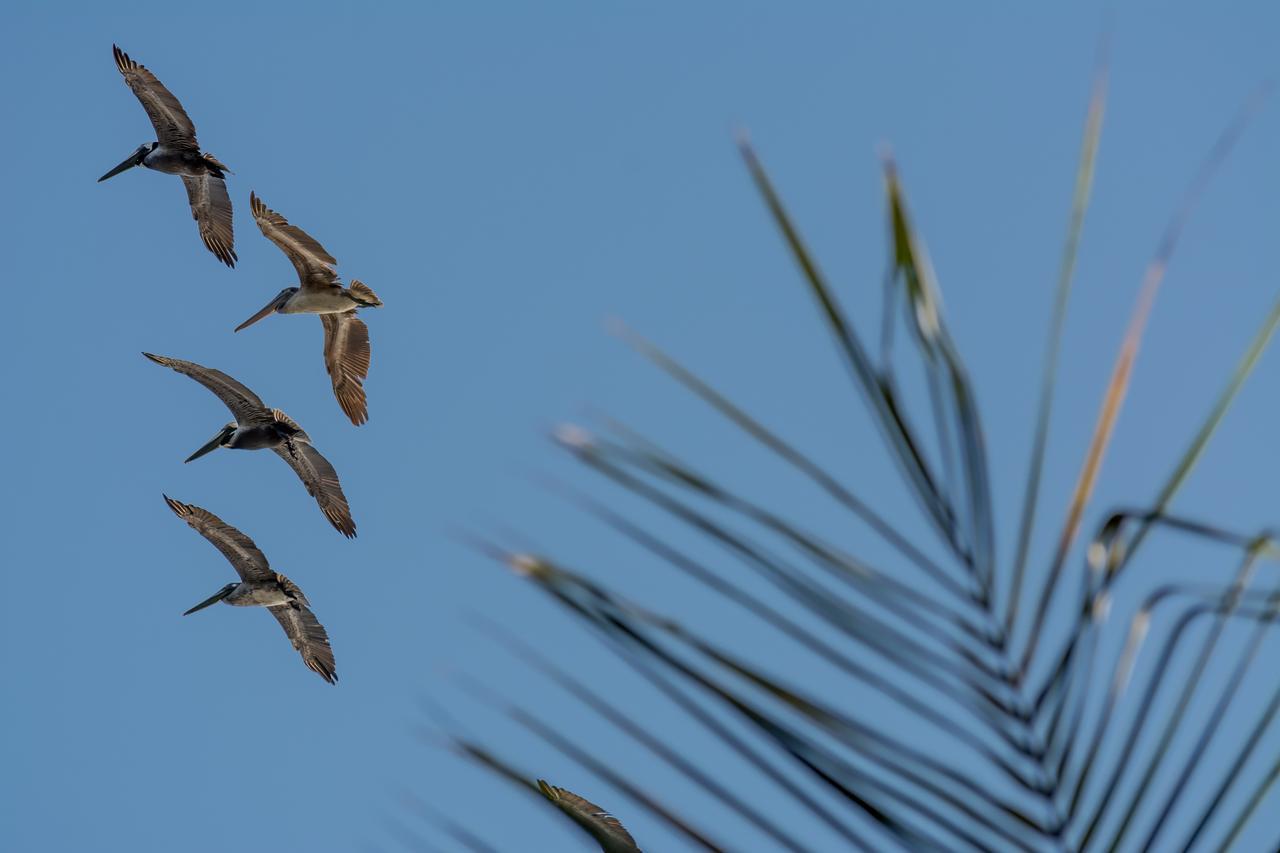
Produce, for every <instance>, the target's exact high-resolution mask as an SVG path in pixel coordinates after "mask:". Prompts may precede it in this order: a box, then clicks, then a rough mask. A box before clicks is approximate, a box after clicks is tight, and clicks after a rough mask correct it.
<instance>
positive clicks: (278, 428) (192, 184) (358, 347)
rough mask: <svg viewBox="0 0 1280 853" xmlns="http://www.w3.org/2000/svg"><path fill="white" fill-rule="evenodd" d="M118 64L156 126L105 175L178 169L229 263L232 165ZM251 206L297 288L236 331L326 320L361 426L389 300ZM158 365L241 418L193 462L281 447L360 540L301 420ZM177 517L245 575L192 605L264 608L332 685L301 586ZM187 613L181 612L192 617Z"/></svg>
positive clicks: (191, 510) (338, 386)
mask: <svg viewBox="0 0 1280 853" xmlns="http://www.w3.org/2000/svg"><path fill="white" fill-rule="evenodd" d="M111 49H112V53H113V54H114V55H115V60H116V68H118V69H119V70H120V74H121V75H122V76H123V77H124V81H125V83H127V84H128V85H129V88H130V89H132V90H133V94H135V95H136V96H137V97H138V100H139V101H141V102H142V108H143V109H144V110H146V111H147V115H148V116H149V117H150V118H151V124H152V125H153V126H154V127H155V131H156V141H155V142H147V143H144V144H142V145H139V146H138V148H137V149H136V150H135V151H134V152H133V153H132V154H130V155H129V156H128V158H126V159H125V161H124V162H123V163H121V164H120V165H118V166H116V167H115V168H114V169H112V170H111V171H109V172H107V173H106V174H105V175H103V176H102V177H101V178H99V179H98V182H99V183H101V182H102V181H105V180H107V179H108V178H111V177H114V176H116V175H118V174H120V173H121V172H124V171H127V170H129V169H132V168H133V167H135V166H145V167H146V168H148V169H154V170H155V171H157V172H165V173H167V174H170V175H178V176H179V177H181V178H182V183H183V185H184V186H186V188H187V200H188V201H189V202H190V204H191V215H192V217H194V219H195V221H196V224H197V225H198V226H199V228H200V237H201V239H202V240H203V241H204V244H205V246H206V247H207V248H208V249H209V251H210V252H212V253H213V254H214V256H215V257H216V258H217V259H218V260H220V261H222V262H223V263H224V264H226V265H227V266H229V267H234V266H235V264H236V260H237V258H236V251H235V232H234V231H233V229H232V222H231V197H230V196H229V195H228V194H227V184H226V178H225V176H226V173H227V171H229V170H228V169H227V167H226V166H225V165H223V164H222V163H221V162H219V161H218V159H217V158H216V157H214V156H213V155H212V154H208V153H206V152H202V151H201V150H200V145H199V143H198V142H197V141H196V128H195V125H194V124H192V122H191V118H190V117H189V116H188V115H187V112H186V110H184V109H183V108H182V104H181V103H179V102H178V99H177V98H175V97H174V96H173V93H172V92H170V91H169V90H168V89H166V88H165V86H164V84H163V83H161V82H160V81H159V80H157V79H156V76H155V75H154V74H152V73H151V72H150V71H148V70H147V69H146V68H145V67H144V66H142V65H139V64H138V63H137V62H134V61H133V60H132V59H130V58H129V55H128V54H127V53H125V52H124V51H123V50H121V49H120V48H118V47H116V46H114V45H112V48H111ZM249 210H250V211H251V212H252V213H253V219H254V221H255V222H257V223H258V228H259V229H260V230H261V231H262V234H263V236H265V237H266V238H267V239H268V240H270V241H271V242H272V243H275V244H276V245H277V246H279V247H280V250H281V251H282V252H284V253H285V255H286V256H288V258H289V260H290V261H292V262H293V266H294V268H295V269H296V270H297V272H298V286H297V287H286V288H285V289H284V290H282V291H280V292H279V293H278V294H276V296H275V297H274V298H273V299H272V300H271V301H270V302H268V303H267V304H266V305H265V306H264V307H263V308H262V310H260V311H259V312H258V313H256V314H254V315H253V316H252V317H250V318H249V319H248V320H245V321H244V322H243V323H241V324H240V325H239V326H237V327H236V331H237V332H238V331H240V330H241V329H244V328H246V327H248V326H251V325H253V324H254V323H256V322H258V321H259V320H261V319H263V318H264V317H266V316H268V315H270V314H273V313H279V314H319V315H320V323H321V325H322V326H323V327H324V363H325V368H326V369H327V370H328V371H329V378H330V380H331V381H332V383H333V394H334V396H335V397H336V398H337V400H338V405H339V406H340V407H341V408H342V411H343V412H344V413H345V414H346V416H347V417H348V418H350V419H351V422H352V423H353V424H355V425H356V426H359V425H360V424H363V423H364V422H365V421H367V420H368V419H369V406H368V401H367V399H366V397H365V392H364V380H365V377H366V376H368V375H369V329H368V327H367V326H365V324H364V322H363V321H362V320H361V319H360V318H359V317H357V316H356V310H357V309H359V308H377V307H380V306H381V305H382V302H381V301H380V300H379V299H378V297H377V296H376V295H375V294H374V292H373V291H372V290H370V289H369V288H368V287H366V286H365V285H363V284H361V283H360V282H359V281H354V280H353V281H352V282H351V284H350V285H349V286H347V287H343V286H342V282H341V281H340V280H339V278H338V273H337V271H336V270H335V266H336V265H337V261H336V260H334V257H333V255H330V254H329V253H328V252H327V251H325V249H324V247H323V246H321V245H320V244H319V243H318V242H317V241H316V240H315V238H313V237H312V236H311V235H310V234H308V233H307V232H305V231H303V230H302V229H301V228H299V227H297V226H296V225H291V224H289V221H288V220H287V219H285V218H284V217H283V216H281V215H280V214H278V213H276V212H275V211H274V210H272V209H271V208H269V207H267V206H266V205H265V204H263V203H262V200H261V199H260V198H258V197H257V196H256V195H254V194H253V193H250V194H249ZM143 355H145V356H146V357H147V358H149V359H151V360H152V361H154V362H155V363H156V364H160V365H163V366H165V367H168V368H171V369H173V370H176V371H177V372H178V373H182V374H184V375H186V376H189V377H191V378H192V379H194V380H195V381H197V382H199V383H200V384H201V385H203V386H204V387H206V388H208V389H209V390H210V391H212V392H213V393H214V395H215V396H216V397H217V398H218V399H220V400H221V401H222V402H223V403H225V404H226V406H227V408H228V409H230V410H231V414H232V416H233V417H235V421H234V422H232V423H229V424H227V425H226V426H224V427H223V428H222V429H220V430H218V434H217V435H215V436H214V437H213V438H212V439H210V440H209V442H208V443H207V444H205V445H204V446H203V447H201V448H200V449H199V450H197V451H196V452H195V453H193V454H191V456H190V457H188V458H187V461H188V462H190V461H192V460H193V459H198V458H200V457H201V456H204V455H205V454H206V453H209V452H211V451H213V450H216V449H218V448H219V447H230V448H235V449H239V450H262V449H270V450H273V451H275V453H276V455H278V456H279V457H280V458H281V459H283V460H284V461H285V462H286V463H288V465H289V467H290V468H292V469H293V470H294V472H295V473H296V474H297V475H298V479H300V480H302V484H303V485H304V486H306V488H307V491H308V492H309V493H310V494H311V496H312V497H314V498H315V499H316V503H317V504H319V505H320V511H321V512H323V513H324V516H325V518H327V519H329V523H330V524H332V525H333V526H334V528H335V529H336V530H337V531H338V532H339V533H341V534H342V535H343V536H346V537H348V538H351V537H354V536H355V535H356V524H355V522H354V521H353V520H352V518H351V508H350V507H349V506H347V498H346V495H344V494H343V493H342V484H341V483H340V482H339V481H338V473H337V472H336V471H334V470H333V466H332V465H330V464H329V460H327V459H325V458H324V456H323V455H321V453H320V451H318V450H316V448H315V447H314V446H313V445H312V443H311V437H310V436H308V435H307V434H306V432H304V431H303V429H302V427H300V426H298V424H297V423H296V422H295V421H294V420H293V419H292V418H290V417H289V416H288V415H286V414H285V413H284V412H282V411H280V410H279V409H272V408H268V407H267V406H266V405H265V404H264V403H263V402H262V400H261V399H260V398H259V397H258V395H257V394H255V393H253V392H252V391H250V390H249V389H248V388H246V387H245V386H244V385H243V384H241V383H240V382H237V381H236V380H235V379H232V378H231V377H230V376H228V375H227V374H225V373H223V372H222V371H220V370H214V369H213V368H209V367H204V366H202V365H199V364H195V363H194V362H190V361H182V360H181V359H177V358H167V357H165V356H161V355H152V354H151V353H143ZM165 502H166V503H167V504H168V505H169V508H170V509H172V510H173V511H174V513H176V514H177V516H178V517H179V518H181V519H183V520H184V521H186V522H187V524H189V525H191V526H192V527H193V528H195V529H196V531H197V532H199V533H200V535H202V536H204V538H206V539H208V540H209V541H210V542H212V543H213V545H214V547H216V548H217V549H218V550H219V551H221V552H222V554H223V556H225V557H226V558H227V560H229V561H230V562H231V565H232V566H234V567H235V570H236V572H237V573H238V574H239V575H240V582H239V583H230V584H227V585H226V586H224V587H223V588H222V589H220V590H218V592H217V593H215V594H214V595H212V596H210V597H209V598H208V599H206V600H204V601H202V602H200V603H199V604H197V605H196V606H195V607H193V608H191V609H190V610H188V611H187V613H188V614H190V613H195V612H196V611H197V610H201V609H203V608H205V607H208V606H209V605H211V604H215V603H217V602H219V601H224V602H226V603H227V604H234V605H238V606H242V607H245V606H247V607H265V608H267V610H269V611H270V612H271V615H273V616H275V617H276V619H277V620H278V621H279V622H280V625H281V627H283V628H284V632H285V634H286V635H288V637H289V640H290V641H291V642H292V643H293V647H294V648H295V649H297V650H298V653H299V654H300V655H301V656H302V660H303V662H304V663H306V665H307V666H308V667H310V668H311V669H312V670H313V671H315V672H316V673H318V674H319V675H320V677H321V678H323V679H324V680H325V681H327V682H329V683H330V684H334V683H336V682H337V680H338V673H337V670H336V669H335V668H334V662H333V649H332V647H331V646H330V645H329V637H328V635H327V634H326V633H325V630H324V628H323V627H322V626H321V625H320V622H319V621H318V620H317V619H316V617H315V614H313V613H312V612H311V609H310V607H309V606H308V604H307V598H306V596H305V595H303V594H302V590H301V589H299V588H298V585H297V584H295V583H294V582H293V581H291V580H289V579H288V578H287V577H285V576H284V575H282V574H280V573H278V572H275V571H273V570H272V569H271V565H270V564H269V563H268V562H267V558H266V557H265V556H264V555H263V553H262V552H261V551H260V550H258V548H257V546H256V545H254V544H253V540H251V539H250V538H249V537H248V536H245V535H244V534H243V533H241V532H240V531H239V530H237V529H236V528H234V527H232V526H231V525H229V524H227V523H226V522H224V521H222V519H220V518H218V517H217V516H216V515H214V514H213V513H211V512H209V511H208V510H204V509H201V508H200V507H197V506H192V505H190V504H184V503H182V502H181V501H176V500H173V499H172V498H170V497H168V496H165ZM184 615H185V614H184Z"/></svg>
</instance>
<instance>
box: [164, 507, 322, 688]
mask: <svg viewBox="0 0 1280 853" xmlns="http://www.w3.org/2000/svg"><path fill="white" fill-rule="evenodd" d="M164 502H165V503H166V504H168V505H169V509H171V510H173V511H174V513H176V514H177V516H178V518H181V519H182V520H183V521H185V522H186V523H187V524H189V525H191V526H192V527H193V528H194V529H195V531H196V532H197V533H199V534H200V535H201V536H203V537H204V538H205V539H208V540H209V541H210V542H212V543H213V547H215V548H217V549H218V550H219V551H220V552H222V556H224V557H226V558H227V561H228V562H229V563H231V565H232V566H233V567H235V570H236V574H238V575H240V583H229V584H227V585H226V586H224V587H223V588H222V589H220V590H218V591H217V592H216V593H214V594H213V595H211V596H210V597H208V598H206V599H205V600H204V601H202V602H200V603H199V604H197V605H196V606H195V607H193V608H191V609H190V610H188V611H187V612H186V613H183V614H182V615H183V616H190V615H191V614H192V613H195V612H196V611H197V610H203V609H204V608H206V607H208V606H209V605H210V604H216V603H218V602H219V601H224V602H226V603H227V604H234V605H236V606H237V607H265V608H267V610H269V611H271V615H272V616H274V617H276V621H277V622H279V623H280V627H281V628H284V633H285V635H286V636H288V638H289V642H291V643H293V647H294V648H295V649H297V650H298V654H300V655H302V662H303V663H305V664H306V665H307V667H308V668H309V669H310V670H311V671H312V672H314V673H316V674H317V675H319V676H320V677H321V678H323V679H324V680H325V681H327V682H329V683H330V684H334V683H336V682H337V680H338V673H337V671H336V670H334V667H333V648H332V647H330V645H329V635H328V634H326V633H325V632H324V626H323V625H321V624H320V622H319V621H318V620H317V619H316V617H315V614H314V613H312V612H311V608H310V607H308V606H307V605H308V602H307V597H306V596H305V595H303V594H302V590H300V589H298V585H297V584H295V583H294V582H293V581H291V580H289V579H288V578H287V577H285V576H284V575H282V574H280V573H279V572H273V571H272V570H271V565H270V564H269V563H268V562H267V558H266V557H265V556H264V555H263V553H262V552H261V551H259V550H258V546H257V545H254V544H253V540H252V539H250V538H249V537H248V536H245V535H244V534H243V533H241V532H240V531H239V530H236V529H235V528H234V527H232V526H231V525H230V524H227V523H226V522H225V521H223V520H222V519H220V518H218V517H217V516H216V515H214V514H213V513H211V512H209V511H208V510H207V509H201V508H200V507H198V506H192V505H191V504H184V503H182V502H181V501H175V500H174V499H173V498H171V497H169V496H168V495H165V496H164Z"/></svg>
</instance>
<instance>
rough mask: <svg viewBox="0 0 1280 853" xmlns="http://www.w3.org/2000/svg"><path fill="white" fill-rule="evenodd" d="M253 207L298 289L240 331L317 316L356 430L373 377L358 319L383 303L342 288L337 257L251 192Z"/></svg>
mask: <svg viewBox="0 0 1280 853" xmlns="http://www.w3.org/2000/svg"><path fill="white" fill-rule="evenodd" d="M249 206H250V209H252V210H253V218H254V221H256V222H257V223H258V228H259V229H261V230H262V233H263V235H265V236H266V238H267V239H268V240H270V241H271V242H272V243H275V244H276V245H277V246H279V247H280V251H282V252H284V253H285V255H287V256H288V258H289V260H290V261H292V262H293V266H294V269H296V270H297V271H298V281H299V283H300V285H301V286H300V287H286V288H285V289H284V290H282V291H280V292H279V293H278V294H276V296H275V298H273V299H272V300H271V301H270V302H268V303H267V304H266V305H265V306H263V308H262V310H261V311H259V312H258V313H257V314H254V315H253V316H252V317H250V318H249V319H248V320H245V321H244V322H243V323H241V324H240V325H239V326H236V331H237V332H238V331H240V330H241V329H244V328H247V327H249V326H252V325H253V324H254V323H256V322H258V321H259V320H261V319H262V318H263V317H266V316H267V315H269V314H272V313H277V314H319V315H320V322H321V324H322V325H323V326H324V366H325V368H326V369H327V370H328V371H329V379H330V381H332V383H333V395H334V396H335V397H337V398H338V405H339V406H341V407H342V411H343V412H345V413H346V415H347V417H348V418H350V419H351V422H352V423H353V424H355V425H356V426H359V425H360V424H362V423H364V422H365V421H367V420H368V419H369V405H368V402H367V400H366V398H365V393H364V379H365V377H366V376H368V375H369V329H368V327H367V326H365V324H364V321H363V320H361V319H360V318H359V317H357V316H356V309H357V308H380V307H382V302H381V300H379V299H378V297H377V296H375V295H374V293H373V291H372V290H370V289H369V288H368V287H366V286H365V285H364V284H362V283H361V282H359V281H355V280H353V281H352V282H351V286H350V287H343V286H342V283H341V282H340V281H339V280H338V273H337V271H336V270H335V269H334V267H335V266H336V265H337V263H338V262H337V261H336V260H334V257H333V255H330V254H329V253H328V252H326V251H325V250H324V247H323V246H321V245H320V243H319V242H317V241H316V239H315V238H314V237H312V236H311V235H310V234H308V233H307V232H305V231H303V230H302V229H301V228H299V227H298V226H296V225H290V224H289V220H287V219H285V218H284V217H283V216H281V215H280V214H278V213H276V212H275V211H274V210H272V209H271V208H269V207H267V206H266V205H265V204H263V203H262V200H261V199H260V198H258V197H257V196H256V195H254V194H253V193H250V194H249Z"/></svg>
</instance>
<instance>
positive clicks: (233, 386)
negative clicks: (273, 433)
mask: <svg viewBox="0 0 1280 853" xmlns="http://www.w3.org/2000/svg"><path fill="white" fill-rule="evenodd" d="M143 355H145V356H146V357H147V358H149V359H151V360H152V361H154V362H155V363H156V364H162V365H164V366H165V367H168V368H171V369H172V370H176V371H177V372H179V373H181V374H183V375H184V376H190V377H191V378H192V379H194V380H195V381H197V382H199V383H200V384H201V385H203V386H204V387H206V388H208V389H209V390H210V391H212V392H213V393H214V396H216V397H217V398H218V399H219V400H221V401H222V402H223V403H225V404H226V406H227V408H228V409H230V410H231V414H232V415H234V416H235V419H236V423H237V424H239V425H240V426H249V425H250V424H263V423H271V422H272V421H273V420H275V418H274V417H273V416H272V414H271V410H270V409H268V408H267V407H266V406H264V405H263V404H262V400H261V399H259V397H258V395H257V394H255V393H253V392H252V391H250V390H249V389H248V388H246V387H244V386H243V385H241V384H240V383H239V382H237V381H236V380H234V379H232V378H231V377H230V376H228V375H227V374H225V373H223V372H222V371H221V370H214V369H213V368H212V367H203V366H201V365H199V364H196V363H195V362H193V361H183V360H182V359H180V358H167V357H165V356H163V355H152V354H151V353H149V352H144V353H143Z"/></svg>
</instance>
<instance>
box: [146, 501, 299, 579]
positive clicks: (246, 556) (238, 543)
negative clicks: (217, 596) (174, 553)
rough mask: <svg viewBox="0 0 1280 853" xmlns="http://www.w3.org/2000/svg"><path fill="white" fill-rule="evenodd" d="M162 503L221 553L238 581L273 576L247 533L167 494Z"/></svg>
mask: <svg viewBox="0 0 1280 853" xmlns="http://www.w3.org/2000/svg"><path fill="white" fill-rule="evenodd" d="M164 502H165V503H166V504H168V505H169V509H171V510H173V512H174V514H175V515H177V516H178V518H181V519H182V520H183V521H185V522H186V523H187V524H189V525H191V527H193V528H194V529H195V531H196V532H197V533H199V534H200V535H201V536H203V537H204V538H205V539H208V540H209V541H210V542H212V543H213V547H215V548H217V549H218V550H219V551H221V552H222V556H224V557H226V558H227V562H229V563H230V564H231V565H232V566H233V567H235V570H236V574H238V575H240V579H241V580H243V581H248V582H250V583H253V582H261V581H269V580H271V579H272V578H274V577H275V572H273V571H272V570H271V564H270V563H268V562H267V558H266V556H265V555H264V554H263V553H262V552H261V551H259V550H258V546H257V545H255V544H253V540H252V539H250V538H249V537H248V536H245V535H244V534H243V533H241V532H240V531H239V530H236V529H235V528H234V527H232V526H231V525H230V524H227V523H226V522H225V521H223V520H222V519H220V518H218V517H217V516H216V515H214V514H213V513H211V512H209V510H207V509H201V508H200V507H198V506H193V505H192V504H184V503H183V502H182V501H175V500H174V499H173V498H171V497H169V496H168V495H165V496H164Z"/></svg>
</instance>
